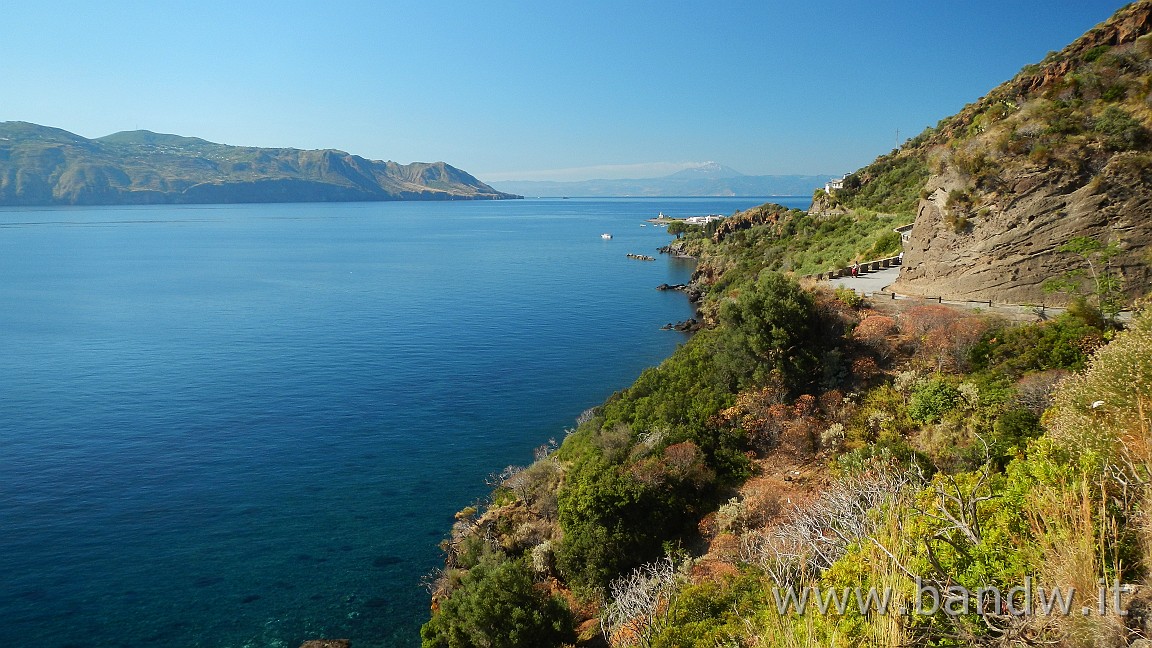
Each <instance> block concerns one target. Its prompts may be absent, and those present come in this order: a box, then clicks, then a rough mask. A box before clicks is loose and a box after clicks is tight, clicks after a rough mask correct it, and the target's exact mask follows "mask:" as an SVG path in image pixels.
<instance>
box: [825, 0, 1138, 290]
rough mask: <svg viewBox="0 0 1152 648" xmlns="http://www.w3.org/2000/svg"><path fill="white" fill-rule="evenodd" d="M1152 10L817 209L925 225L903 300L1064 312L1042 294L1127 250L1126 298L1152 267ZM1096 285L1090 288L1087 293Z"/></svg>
mask: <svg viewBox="0 0 1152 648" xmlns="http://www.w3.org/2000/svg"><path fill="white" fill-rule="evenodd" d="M1150 32H1152V2H1150V1H1148V0H1143V1H1141V2H1136V3H1133V4H1131V5H1129V6H1127V7H1125V8H1123V9H1121V10H1120V11H1119V12H1118V13H1117V14H1116V15H1115V16H1113V17H1112V18H1111V19H1109V20H1108V21H1106V22H1105V23H1102V24H1101V25H1099V26H1097V27H1095V28H1093V29H1092V30H1090V31H1089V32H1088V33H1086V34H1085V35H1084V36H1082V37H1081V38H1079V39H1077V40H1076V41H1075V42H1073V43H1072V44H1071V45H1069V46H1068V47H1066V48H1065V49H1064V50H1062V51H1060V52H1057V53H1053V54H1050V55H1049V56H1048V57H1047V58H1046V59H1045V60H1044V61H1043V62H1041V63H1040V64H1037V65H1031V66H1028V67H1025V68H1024V69H1023V70H1022V71H1021V72H1020V73H1019V74H1017V75H1016V77H1015V78H1013V79H1012V80H1010V81H1008V82H1006V83H1004V84H1002V85H1000V86H999V87H997V88H995V89H993V90H992V91H991V92H989V93H988V95H987V96H985V97H983V98H981V99H980V100H978V101H976V102H975V103H973V104H970V105H968V106H966V107H965V108H964V109H963V110H962V111H960V113H958V114H957V115H955V116H953V117H950V118H947V119H945V120H943V121H941V122H940V124H939V125H938V126H937V127H936V128H934V129H929V130H927V131H925V133H923V134H921V135H920V136H918V137H916V138H914V139H912V140H909V142H907V143H906V144H905V145H904V146H903V147H901V148H900V149H898V150H896V151H893V152H892V153H891V154H888V155H885V156H882V157H881V158H879V159H877V161H876V162H874V163H873V164H871V165H869V166H868V167H865V168H863V169H861V170H859V171H857V172H856V173H854V174H851V175H850V176H849V177H848V178H847V179H846V181H845V189H844V190H842V191H837V192H833V195H832V196H828V197H824V199H822V200H818V201H816V203H815V206H814V209H816V210H819V209H823V210H824V211H825V212H828V211H830V210H836V209H846V210H848V211H852V210H855V209H861V208H866V209H870V210H875V211H880V212H885V213H901V214H908V216H909V217H914V218H915V225H914V227H913V228H912V232H911V240H910V241H909V242H908V243H907V244H906V245H905V254H904V266H903V269H902V270H901V274H900V278H899V280H898V281H897V282H896V284H895V286H894V287H893V289H894V290H896V291H897V292H901V293H907V294H914V295H924V296H943V297H945V298H953V299H974V300H985V299H991V300H996V301H1009V302H1016V303H1037V304H1039V303H1048V304H1058V303H1062V302H1063V301H1066V299H1067V295H1066V294H1048V293H1046V292H1045V291H1044V290H1043V288H1042V285H1043V283H1044V282H1045V281H1046V280H1048V279H1053V278H1059V277H1061V276H1063V275H1064V274H1065V273H1066V272H1068V271H1071V270H1077V269H1082V268H1083V267H1084V266H1083V264H1084V261H1083V259H1082V258H1080V257H1078V256H1077V255H1075V254H1071V253H1066V252H1061V251H1060V250H1059V248H1060V247H1061V246H1062V245H1064V244H1065V243H1068V242H1069V241H1070V240H1071V239H1073V238H1076V237H1088V238H1091V239H1094V240H1096V241H1098V242H1099V243H1101V244H1104V245H1112V246H1115V247H1117V248H1119V250H1120V253H1119V254H1118V255H1117V256H1115V257H1113V258H1112V259H1111V261H1110V264H1111V271H1112V272H1114V273H1119V274H1121V275H1123V278H1124V290H1125V291H1126V292H1127V294H1128V295H1129V296H1130V297H1135V296H1140V295H1143V294H1144V293H1146V292H1147V291H1148V289H1149V278H1150V276H1152V273H1150V270H1149V267H1150V265H1152V258H1150V257H1149V255H1148V253H1147V249H1148V248H1147V246H1148V244H1149V243H1150V242H1152V35H1149V33H1150ZM1085 289H1086V290H1087V284H1086V285H1085Z"/></svg>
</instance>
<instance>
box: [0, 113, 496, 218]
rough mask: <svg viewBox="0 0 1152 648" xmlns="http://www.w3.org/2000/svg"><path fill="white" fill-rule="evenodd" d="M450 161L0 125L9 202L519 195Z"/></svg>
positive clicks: (3, 190) (0, 171) (2, 191)
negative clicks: (398, 159) (82, 134)
mask: <svg viewBox="0 0 1152 648" xmlns="http://www.w3.org/2000/svg"><path fill="white" fill-rule="evenodd" d="M515 197H516V196H512V195H510V194H505V193H501V192H498V191H496V190H495V189H492V188H491V187H489V186H488V185H486V184H484V183H482V182H480V181H479V180H477V179H476V178H474V177H472V176H471V175H468V174H467V173H465V172H463V171H461V170H459V169H456V168H454V167H451V166H449V165H447V164H444V163H443V162H436V163H412V164H407V165H401V164H397V163H395V162H380V161H373V160H367V159H365V158H362V157H359V156H355V155H350V154H348V153H345V152H343V151H335V150H318V151H304V150H299V149H268V148H255V147H245V146H228V145H224V144H215V143H212V142H208V141H205V140H202V139H199V138H195V137H181V136H178V135H164V134H161V133H152V132H149V131H131V132H123V133H116V134H113V135H109V136H107V137H101V138H98V139H91V140H90V139H86V138H83V137H80V136H78V135H74V134H72V133H69V132H67V131H63V130H60V129H56V128H49V127H45V126H38V125H36V124H29V123H25V122H4V123H0V205H108V204H154V203H237V202H315V201H363V200H468V199H499V198H515Z"/></svg>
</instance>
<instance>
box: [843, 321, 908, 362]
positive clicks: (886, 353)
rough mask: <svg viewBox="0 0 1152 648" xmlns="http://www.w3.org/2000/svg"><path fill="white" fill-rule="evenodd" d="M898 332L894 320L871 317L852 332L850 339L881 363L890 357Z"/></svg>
mask: <svg viewBox="0 0 1152 648" xmlns="http://www.w3.org/2000/svg"><path fill="white" fill-rule="evenodd" d="M898 332H899V329H898V328H897V327H896V320H894V319H892V318H891V317H887V316H885V315H873V316H872V317H869V318H867V319H865V320H863V321H862V322H860V324H859V325H858V326H857V327H856V328H855V329H854V330H853V331H852V339H853V340H855V341H856V342H858V343H859V344H860V345H861V346H863V347H864V348H866V349H868V350H869V351H871V352H872V353H875V354H876V356H877V357H878V358H880V360H882V361H883V360H887V359H888V358H890V357H892V352H893V351H894V350H895V349H896V336H897V334H898Z"/></svg>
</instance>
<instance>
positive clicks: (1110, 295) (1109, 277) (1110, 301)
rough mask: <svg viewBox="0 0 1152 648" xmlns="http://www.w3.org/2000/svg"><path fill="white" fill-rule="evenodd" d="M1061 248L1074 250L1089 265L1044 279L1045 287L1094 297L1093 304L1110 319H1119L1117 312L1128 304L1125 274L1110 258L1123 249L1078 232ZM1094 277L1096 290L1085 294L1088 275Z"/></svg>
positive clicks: (1062, 250)
mask: <svg viewBox="0 0 1152 648" xmlns="http://www.w3.org/2000/svg"><path fill="white" fill-rule="evenodd" d="M1057 249H1058V250H1059V251H1060V252H1071V253H1072V254H1075V255H1076V256H1078V257H1080V259H1081V261H1082V262H1083V263H1084V264H1085V265H1086V266H1088V267H1087V269H1085V268H1075V269H1072V270H1069V271H1067V272H1065V273H1064V274H1063V276H1061V277H1058V278H1052V279H1049V280H1047V281H1045V282H1044V290H1045V291H1046V292H1049V293H1055V292H1064V293H1068V294H1069V295H1072V296H1073V298H1079V299H1081V300H1089V299H1090V300H1092V301H1094V302H1095V303H1094V304H1091V305H1092V306H1094V307H1095V308H1097V309H1099V311H1100V314H1101V315H1103V316H1104V317H1105V318H1106V319H1107V320H1108V321H1109V322H1115V321H1116V316H1117V315H1118V314H1119V313H1120V311H1121V309H1123V308H1124V278H1123V277H1122V276H1120V273H1119V272H1116V271H1115V270H1113V269H1112V268H1111V267H1110V264H1109V262H1110V261H1111V259H1112V258H1113V257H1115V256H1117V255H1118V254H1120V252H1121V250H1120V247H1119V246H1118V245H1116V244H1115V243H1107V244H1105V243H1101V242H1100V241H1097V240H1096V239H1094V238H1092V237H1090V236H1077V237H1074V238H1072V239H1071V240H1069V241H1068V242H1067V243H1065V244H1064V245H1061V246H1060V247H1059V248H1057ZM1085 277H1087V278H1088V279H1089V280H1090V281H1091V289H1092V293H1091V294H1090V295H1088V296H1085V295H1083V293H1082V291H1083V285H1084V278H1085Z"/></svg>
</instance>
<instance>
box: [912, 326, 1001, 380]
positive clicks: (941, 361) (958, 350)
mask: <svg viewBox="0 0 1152 648" xmlns="http://www.w3.org/2000/svg"><path fill="white" fill-rule="evenodd" d="M989 327H990V325H989V323H988V321H987V320H985V319H984V318H982V317H963V318H960V319H955V320H952V321H950V322H947V323H945V324H942V325H940V326H939V327H937V328H934V329H932V330H930V331H928V332H927V334H925V335H924V337H923V340H922V341H921V344H920V349H921V351H922V352H924V353H925V354H926V355H927V356H928V357H929V358H931V359H932V360H933V361H934V362H935V364H936V369H937V370H938V371H945V370H947V371H966V370H967V369H968V354H969V352H970V351H971V350H972V347H974V346H976V344H977V343H979V342H980V339H981V338H982V337H984V334H985V333H987V332H988V329H989Z"/></svg>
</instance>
